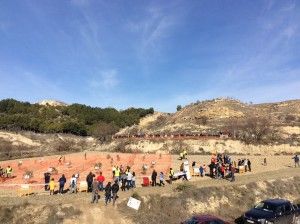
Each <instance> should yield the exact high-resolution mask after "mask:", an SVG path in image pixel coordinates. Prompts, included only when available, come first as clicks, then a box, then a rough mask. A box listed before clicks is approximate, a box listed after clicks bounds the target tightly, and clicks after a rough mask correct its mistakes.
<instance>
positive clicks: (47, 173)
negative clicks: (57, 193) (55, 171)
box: [44, 172, 51, 191]
mask: <svg viewBox="0 0 300 224" xmlns="http://www.w3.org/2000/svg"><path fill="white" fill-rule="evenodd" d="M44 178H45V191H49V182H50V178H51V174H50V173H49V172H46V173H44Z"/></svg>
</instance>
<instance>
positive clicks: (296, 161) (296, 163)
mask: <svg viewBox="0 0 300 224" xmlns="http://www.w3.org/2000/svg"><path fill="white" fill-rule="evenodd" d="M293 160H294V162H295V167H297V166H298V167H299V166H300V165H299V156H298V155H295V156H294V157H293Z"/></svg>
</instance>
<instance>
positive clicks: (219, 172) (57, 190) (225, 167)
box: [0, 151, 300, 205]
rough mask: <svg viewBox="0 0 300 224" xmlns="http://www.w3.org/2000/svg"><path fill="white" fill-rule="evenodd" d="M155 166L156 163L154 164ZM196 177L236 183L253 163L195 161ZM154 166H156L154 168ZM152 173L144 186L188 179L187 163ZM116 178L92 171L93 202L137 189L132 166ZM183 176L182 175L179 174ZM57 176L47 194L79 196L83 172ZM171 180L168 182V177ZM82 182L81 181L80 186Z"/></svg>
mask: <svg viewBox="0 0 300 224" xmlns="http://www.w3.org/2000/svg"><path fill="white" fill-rule="evenodd" d="M179 159H181V160H184V161H187V160H185V159H187V153H186V151H182V152H181V153H180V157H179ZM292 159H293V160H294V163H295V167H300V164H299V163H300V162H299V160H300V159H299V156H298V155H295V156H294V157H293V158H292ZM152 165H153V164H152ZM191 165H192V174H195V173H196V171H197V173H198V174H199V176H200V177H204V176H209V177H211V178H214V179H228V180H230V181H232V182H233V181H235V173H236V172H241V171H243V172H251V171H252V167H251V161H250V159H249V158H241V159H238V160H237V161H236V160H232V158H231V157H230V156H229V155H226V154H213V155H212V157H211V160H210V164H208V165H206V164H205V163H198V162H196V161H193V162H192V164H191ZM263 165H267V160H266V158H264V160H263ZM151 167H152V166H151ZM152 168H153V170H152V173H151V177H150V178H151V181H150V180H149V183H148V184H145V185H143V184H142V185H143V186H149V185H150V186H153V187H156V186H161V187H164V186H165V182H167V183H169V184H172V182H173V181H174V180H177V179H180V178H181V177H183V178H182V179H183V180H188V178H187V171H186V170H185V168H184V162H183V163H182V165H181V167H180V170H179V172H177V173H175V172H174V170H173V168H170V169H169V171H168V172H169V173H166V174H165V173H164V172H162V171H157V170H156V169H154V165H153V167H152ZM111 171H112V176H111V178H110V177H108V179H109V180H111V181H106V178H105V177H104V175H103V173H102V172H101V171H97V172H96V173H93V172H89V173H88V174H87V176H86V178H85V181H86V191H87V192H89V193H91V203H98V200H99V198H100V194H101V192H102V193H103V194H104V199H105V204H106V205H107V204H108V203H110V202H111V201H112V202H113V205H114V204H115V202H116V199H117V198H118V192H119V190H120V189H121V191H128V190H130V189H133V188H135V187H136V173H135V172H134V171H132V170H131V168H130V167H129V166H126V167H125V166H122V165H120V166H113V167H112V170H111ZM12 172H13V169H12V167H11V166H7V168H2V167H1V166H0V176H1V177H5V178H10V177H12ZM178 173H180V175H179V174H178ZM53 176H54V175H53V174H52V173H51V172H50V171H47V172H45V173H44V180H45V191H49V194H50V195H54V194H59V195H62V194H64V193H67V192H69V193H77V192H78V189H79V173H75V174H73V175H72V177H71V178H70V180H69V182H68V181H67V178H66V177H65V175H64V174H62V175H61V176H60V178H59V179H57V180H55V178H54V177H53ZM166 177H167V178H168V179H167V180H166V179H165V178H166ZM81 184H82V182H80V185H81Z"/></svg>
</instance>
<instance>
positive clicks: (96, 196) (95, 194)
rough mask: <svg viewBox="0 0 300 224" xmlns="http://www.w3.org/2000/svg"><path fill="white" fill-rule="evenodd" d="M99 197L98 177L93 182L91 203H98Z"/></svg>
mask: <svg viewBox="0 0 300 224" xmlns="http://www.w3.org/2000/svg"><path fill="white" fill-rule="evenodd" d="M98 199H99V187H98V181H97V179H96V178H94V181H93V183H92V201H91V203H94V202H96V203H98Z"/></svg>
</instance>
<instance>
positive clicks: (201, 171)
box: [199, 166, 204, 177]
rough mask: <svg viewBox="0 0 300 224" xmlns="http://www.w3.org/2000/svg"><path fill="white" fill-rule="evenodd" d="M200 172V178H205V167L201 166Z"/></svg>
mask: <svg viewBox="0 0 300 224" xmlns="http://www.w3.org/2000/svg"><path fill="white" fill-rule="evenodd" d="M199 172H200V176H201V177H203V173H204V169H203V166H200V168H199Z"/></svg>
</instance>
